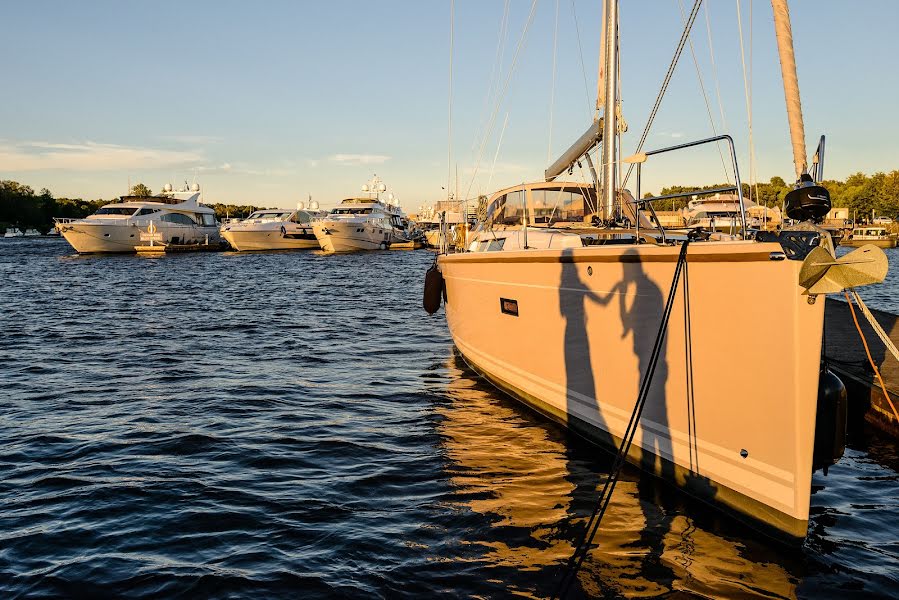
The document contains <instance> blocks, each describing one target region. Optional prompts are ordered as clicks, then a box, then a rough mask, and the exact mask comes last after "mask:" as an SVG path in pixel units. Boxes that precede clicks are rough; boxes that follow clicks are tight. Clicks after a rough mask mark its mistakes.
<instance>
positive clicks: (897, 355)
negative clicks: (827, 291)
mask: <svg viewBox="0 0 899 600" xmlns="http://www.w3.org/2000/svg"><path fill="white" fill-rule="evenodd" d="M843 294H845V295H846V301H847V302H848V303H849V312H851V313H852V321H853V322H854V323H855V328H856V329H857V330H858V336H859V337H860V338H861V339H862V346H864V348H865V354H866V355H867V356H868V362H869V363H870V365H871V368H872V369H874V375H875V376H876V377H877V381H879V382H880V391H881V392H883V397H884V398H886V400H887V402H889V404H890V408H892V409H893V414H894V415H895V416H896V420H897V421H899V411H897V410H896V405H895V404H893V400H892V399H891V398H890V394H889V392H887V386H886V384H885V383H884V382H883V377H881V375H880V369H878V368H877V365H876V364H874V359H873V358H872V357H871V351H870V350H869V349H868V340H866V339H865V334H864V333H863V332H862V328H861V326H860V325H859V324H858V318H857V317H856V316H855V307H853V306H852V298H854V299H855V301H856V302H857V303H858V307H859V308H860V309H861V311H862V314H863V315H865V318H866V319H868V323H869V324H870V325H871V328H872V329H873V330H874V333H876V334H877V337H879V338H880V341H882V342H883V344H884V346H886V348H887V350H889V351H890V354H892V355H893V357H895V358H896V360H899V350H897V349H896V346H895V345H894V344H893V342H892V340H890V338H889V336H888V335H887V334H886V332H885V331H884V330H883V328H882V327H881V326H880V323H878V322H877V319H875V318H874V315H873V314H871V311H870V310H868V307H867V306H865V303H864V302H862V298H861V296H859V295H858V292H856V291H855V290H854V289H853V290H852V298H850V297H849V292H848V291H846V290H844V291H843Z"/></svg>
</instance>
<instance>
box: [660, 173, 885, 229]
mask: <svg viewBox="0 0 899 600" xmlns="http://www.w3.org/2000/svg"><path fill="white" fill-rule="evenodd" d="M728 185H733V184H728V183H719V184H715V185H708V186H700V187H697V186H692V187H690V186H671V187H666V188H662V192H661V194H660V195H661V196H667V195H669V194H678V193H683V192H690V191H692V190H697V189H701V190H711V189H715V188H722V187H727V186H728ZM822 185H823V186H824V187H825V188H827V190H828V191H829V192H830V199H831V201H832V202H833V206H834V207H835V208H837V207H846V208H849V209H850V211H854V212H857V214H858V216H859V217H862V216H866V217H867V216H870V215H871V211H874V213H875V214H877V215H884V216H888V217H891V218H894V219H895V218H896V217H897V216H899V171H890V172H889V173H882V172H877V173H874V174H873V175H865V174H864V173H854V174H852V175H850V176H849V177H847V178H846V179H845V180H843V181H837V180H834V179H828V180H825V181H824V182H823V183H822ZM741 187H742V188H743V197H745V198H751V199H752V200H753V201H754V202H756V203H758V204H761V205H764V206H769V207H772V208H773V207H780V206H781V205H782V203H783V199H784V196H786V194H787V192H789V191H790V190H792V189H793V186H792V185H789V184H787V183H786V182H785V181H784V180H783V179H782V178H780V177H772V178H771V180H770V181H769V182H768V183H757V184H754V185H753V186H752V189H750V186H749V184H748V183H743V184H742V186H741ZM645 197H651V195H650V194H647V195H646V196H645ZM689 200H690V198H689V197H686V198H677V199H674V200H663V201H660V202H659V204H657V205H656V209H657V210H678V209H681V208H684V207H685V206H686V205H687V202H688V201H689Z"/></svg>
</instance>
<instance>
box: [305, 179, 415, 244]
mask: <svg viewBox="0 0 899 600" xmlns="http://www.w3.org/2000/svg"><path fill="white" fill-rule="evenodd" d="M386 190H387V186H386V185H384V184H383V183H382V182H381V180H380V179H379V178H378V176H377V175H375V177H374V179H372V181H371V183H370V184H366V185H364V186H362V191H363V192H366V193H368V194H369V196H368V197H365V198H346V199H345V200H343V201H341V203H340V204H339V205H338V206H337V207H336V208H334V209H333V210H331V212H330V213H329V214H328V215H327V216H325V217H324V218H323V219H321V220H320V221H316V222H314V223H313V224H312V230H313V231H314V232H315V237H316V238H317V239H318V243H319V245H320V246H321V248H322V250H324V251H325V252H354V251H357V250H386V249H387V248H389V247H390V245H391V244H395V243H398V242H408V241H410V239H411V228H410V226H409V221H408V220H407V219H406V216H405V215H404V214H403V210H402V209H401V208H400V205H399V201H398V200H397V199H395V198H394V197H393V195H392V194H390V195H389V196H388V199H387V201H386V202H384V201H382V200H381V198H380V196H381V194H382V193H383V192H385V191H386Z"/></svg>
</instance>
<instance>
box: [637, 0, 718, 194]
mask: <svg viewBox="0 0 899 600" xmlns="http://www.w3.org/2000/svg"><path fill="white" fill-rule="evenodd" d="M701 5H702V0H696V1H695V2H694V3H693V8H692V9H691V11H690V16H689V18H688V19H687V23H686V25H685V26H684V31H683V33H681V37H680V41H679V42H678V44H677V49H676V50H675V51H674V57H673V58H672V59H671V64H670V65H668V72H667V73H665V79H664V80H663V81H662V87H661V89H660V90H659V94H658V96H656V101H655V104H653V107H652V111H651V112H650V113H649V118H648V119H647V120H646V127H645V128H644V129H643V135H641V136H640V143H639V144H637V149H636V151H635V152H634V153H635V154H636V153H639V152H641V151H642V150H643V144H645V143H646V137H647V136H648V135H649V130H650V128H651V127H652V122H653V121H654V120H655V118H656V115H657V114H658V112H659V107H660V106H661V104H662V98H664V96H665V92H666V91H667V90H668V84H669V83H671V77H672V76H673V75H674V69H675V67H677V62H678V60H680V55H681V53H682V52H683V51H684V46H685V45H686V43H687V38H688V37H689V36H690V30H691V29H692V28H693V22H694V21H695V20H696V15H697V13H698V12H699V7H700V6H701ZM633 170H634V163H631V164H630V166H629V167H628V169H627V175H625V177H624V181H623V182H622V183H621V187H624V186H625V185H626V184H627V180H628V179H630V176H631V173H632V172H633Z"/></svg>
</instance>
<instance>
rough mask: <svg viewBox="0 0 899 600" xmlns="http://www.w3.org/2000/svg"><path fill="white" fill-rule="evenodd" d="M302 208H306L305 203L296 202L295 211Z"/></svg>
mask: <svg viewBox="0 0 899 600" xmlns="http://www.w3.org/2000/svg"><path fill="white" fill-rule="evenodd" d="M304 208H306V203H305V202H303V201H302V200H300V201H299V202H297V210H303V209H304Z"/></svg>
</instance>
